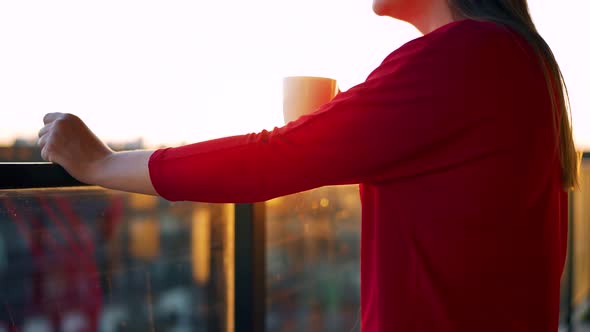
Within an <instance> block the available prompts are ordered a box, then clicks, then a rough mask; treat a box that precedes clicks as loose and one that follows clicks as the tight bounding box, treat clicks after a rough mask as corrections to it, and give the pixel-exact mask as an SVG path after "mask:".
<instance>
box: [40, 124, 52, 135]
mask: <svg viewBox="0 0 590 332" xmlns="http://www.w3.org/2000/svg"><path fill="white" fill-rule="evenodd" d="M52 126H53V124H52V123H48V124H46V125H45V126H43V128H41V130H39V135H38V136H39V138H41V137H43V135H45V134H47V133H48V132H49V131H50V130H51V128H52Z"/></svg>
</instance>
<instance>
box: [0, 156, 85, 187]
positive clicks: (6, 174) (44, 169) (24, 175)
mask: <svg viewBox="0 0 590 332" xmlns="http://www.w3.org/2000/svg"><path fill="white" fill-rule="evenodd" d="M76 186H86V184H84V183H82V182H80V181H78V180H76V179H74V178H73V177H72V176H71V175H70V174H68V172H66V170H65V169H63V167H61V166H59V165H56V164H53V163H48V162H31V163H22V162H19V163H0V189H28V188H56V187H76Z"/></svg>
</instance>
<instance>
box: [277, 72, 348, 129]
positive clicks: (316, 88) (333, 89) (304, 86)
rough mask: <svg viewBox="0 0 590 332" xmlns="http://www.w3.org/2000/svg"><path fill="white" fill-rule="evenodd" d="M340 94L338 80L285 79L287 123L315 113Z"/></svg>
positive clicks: (284, 95) (312, 78) (284, 104)
mask: <svg viewBox="0 0 590 332" xmlns="http://www.w3.org/2000/svg"><path fill="white" fill-rule="evenodd" d="M337 93H338V84H337V82H336V80H334V79H331V78H327V77H312V76H289V77H285V78H283V117H284V119H285V123H287V122H289V121H293V120H297V119H298V118H299V117H300V116H302V115H305V114H309V113H313V112H315V111H316V110H318V109H319V108H320V107H321V106H322V105H324V104H326V103H328V102H330V100H332V98H334V96H336V94H337Z"/></svg>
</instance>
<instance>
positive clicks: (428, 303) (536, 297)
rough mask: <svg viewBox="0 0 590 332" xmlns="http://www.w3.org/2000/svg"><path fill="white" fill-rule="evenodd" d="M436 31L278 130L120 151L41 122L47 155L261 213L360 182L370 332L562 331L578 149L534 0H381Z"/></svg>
mask: <svg viewBox="0 0 590 332" xmlns="http://www.w3.org/2000/svg"><path fill="white" fill-rule="evenodd" d="M373 8H374V11H375V12H376V13H377V14H378V15H386V16H391V17H394V18H397V19H401V20H404V21H407V22H409V23H411V24H413V25H414V26H416V28H418V29H419V30H420V31H422V32H423V33H424V36H423V37H421V38H418V39H416V40H413V41H411V42H409V43H407V44H406V45H404V46H402V47H401V48H399V49H398V50H396V51H394V52H393V53H391V54H390V55H389V56H388V57H387V58H385V60H384V61H383V63H382V64H381V65H380V66H379V67H378V68H376V69H375V70H374V71H373V72H372V73H371V74H370V75H369V77H368V78H367V80H366V81H365V82H364V83H362V84H360V85H358V86H355V87H353V88H352V89H350V90H349V91H346V92H343V93H340V94H339V95H338V96H337V97H336V98H335V99H334V100H333V101H331V102H330V103H328V104H326V105H324V106H322V107H321V108H320V109H319V110H317V111H316V112H314V113H313V114H311V115H307V116H304V117H302V118H300V119H298V120H297V121H294V122H291V123H289V124H287V125H286V126H284V127H282V128H275V129H274V130H273V131H271V132H268V131H262V132H260V133H255V134H248V135H242V136H234V137H226V138H221V139H218V140H213V141H207V142H201V143H197V144H193V145H188V146H182V147H177V148H169V149H161V150H157V151H132V152H117V153H114V152H112V151H111V150H109V149H108V148H107V147H106V146H105V145H104V144H103V143H101V142H100V141H99V139H98V138H96V137H95V136H94V135H93V134H92V132H91V131H90V130H89V129H88V128H87V127H86V126H85V125H84V124H83V122H82V121H80V120H79V119H78V118H77V117H75V116H72V115H66V114H57V113H52V114H48V115H46V116H45V118H44V122H45V124H46V125H45V127H43V129H41V131H40V133H39V136H40V139H39V144H40V146H41V147H42V155H43V157H44V158H45V159H46V160H51V161H53V162H56V163H58V164H60V165H62V166H63V167H65V169H66V170H67V171H68V172H70V173H71V174H72V175H73V176H74V177H76V178H78V179H79V180H81V181H84V182H87V183H91V184H97V185H100V186H104V187H108V188H113V189H120V190H125V191H133V192H139V193H146V194H153V195H156V194H159V195H161V196H163V197H164V198H167V199H169V200H195V201H207V202H252V201H263V200H266V199H270V198H273V197H276V196H280V195H286V194H290V193H295V192H298V191H302V190H307V189H311V188H315V187H319V186H324V185H339V184H356V183H358V184H360V191H361V201H362V208H363V212H362V218H363V220H362V245H361V247H362V255H361V279H362V283H361V284H362V286H361V295H362V301H361V302H362V305H361V307H362V329H363V331H404V332H407V331H424V332H426V331H428V332H430V331H453V332H457V331H469V332H472V331H495V332H496V331H519V332H520V331H535V332H539V331H556V329H557V324H558V305H559V284H560V276H561V272H562V269H563V264H564V257H565V248H566V239H567V234H566V233H567V222H566V220H567V210H566V206H567V193H566V191H567V190H568V189H570V188H572V187H573V186H574V185H575V183H576V174H577V172H576V163H577V159H576V153H575V150H574V145H573V142H572V134H571V130H570V124H569V121H568V113H567V108H566V106H567V103H566V97H565V96H566V94H565V93H564V91H563V90H562V84H563V81H562V78H561V75H560V72H559V68H558V66H557V63H556V62H555V59H554V58H553V56H552V53H551V51H550V49H549V47H548V46H547V45H546V44H545V42H544V41H543V39H542V38H541V37H540V36H539V34H538V33H537V32H536V30H535V27H534V25H533V23H532V20H531V18H530V16H529V13H528V8H527V4H526V1H525V0H520V1H519V0H375V1H374V3H373Z"/></svg>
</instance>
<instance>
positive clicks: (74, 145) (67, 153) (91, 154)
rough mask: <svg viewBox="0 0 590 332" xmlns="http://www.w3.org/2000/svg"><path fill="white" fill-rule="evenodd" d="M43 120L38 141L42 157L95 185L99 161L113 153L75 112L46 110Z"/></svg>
mask: <svg viewBox="0 0 590 332" xmlns="http://www.w3.org/2000/svg"><path fill="white" fill-rule="evenodd" d="M43 122H44V123H45V126H44V127H43V128H42V129H41V130H40V131H39V141H38V144H39V146H40V147H41V157H42V158H43V159H44V160H47V161H51V162H54V163H56V164H59V165H61V166H62V167H63V168H65V169H66V171H68V173H70V175H72V176H73V177H74V178H76V179H78V180H79V181H82V182H84V183H89V184H96V181H95V175H96V173H97V172H99V171H100V169H101V163H104V162H105V161H106V160H107V159H108V158H109V157H110V156H112V155H113V154H114V152H113V151H112V150H111V149H110V148H109V147H108V146H106V145H105V144H104V143H103V142H102V141H101V140H100V139H98V137H96V135H94V133H92V131H90V129H89V128H88V127H87V126H86V125H85V124H84V122H83V121H82V120H80V118H78V117H77V116H75V115H72V114H64V113H49V114H47V115H45V117H44V118H43Z"/></svg>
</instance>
